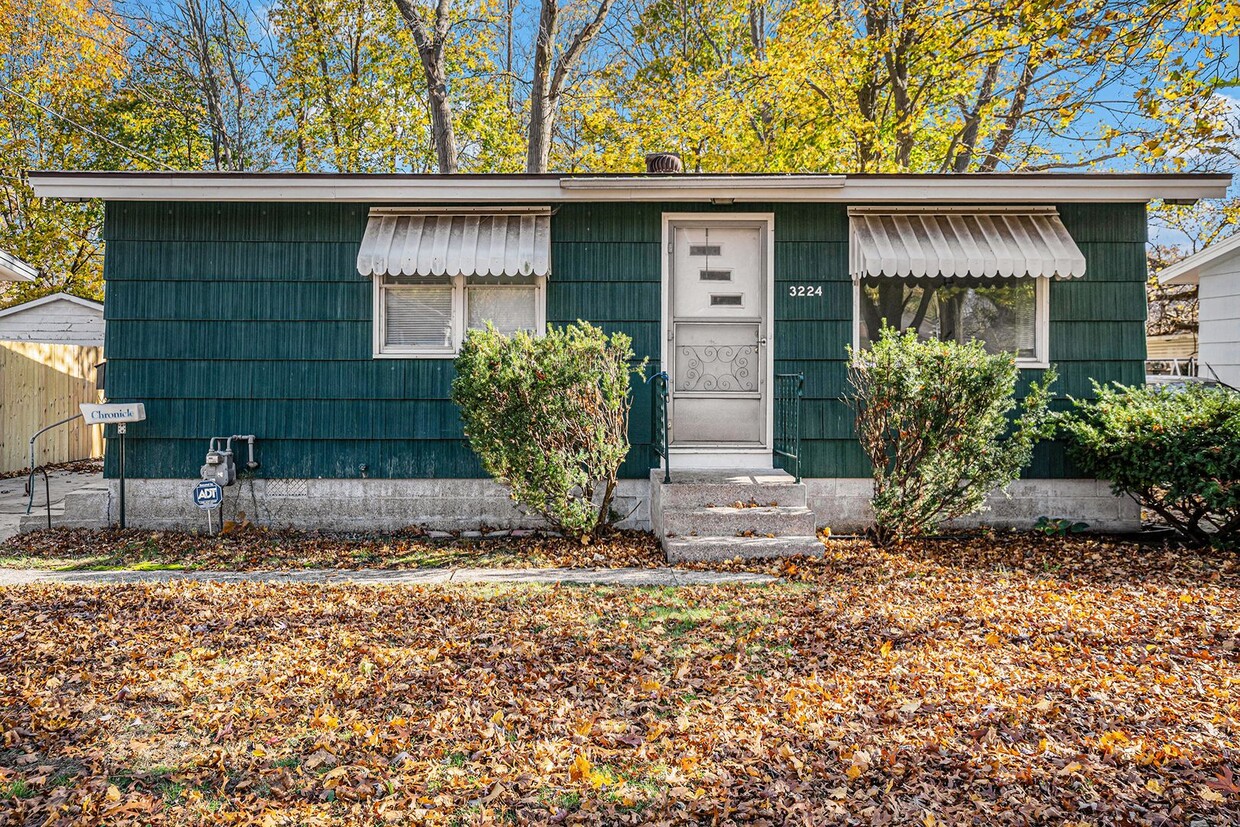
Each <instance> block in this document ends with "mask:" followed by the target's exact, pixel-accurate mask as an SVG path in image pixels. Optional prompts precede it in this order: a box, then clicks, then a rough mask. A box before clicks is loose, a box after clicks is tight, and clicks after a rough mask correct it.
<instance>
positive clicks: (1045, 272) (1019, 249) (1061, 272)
mask: <svg viewBox="0 0 1240 827" xmlns="http://www.w3.org/2000/svg"><path fill="white" fill-rule="evenodd" d="M848 212H849V220H850V224H851V227H852V232H851V242H850V243H851V251H850V253H851V260H852V264H851V267H852V276H853V278H854V279H858V278H861V277H862V276H913V277H915V278H921V277H931V278H933V277H938V276H943V277H953V276H954V277H962V276H975V277H979V276H1001V277H1007V278H1012V277H1022V276H1031V277H1038V276H1044V277H1052V276H1053V277H1057V278H1072V277H1076V276H1082V275H1084V274H1085V256H1084V255H1083V254H1082V253H1081V251H1080V248H1078V247H1077V246H1076V242H1075V241H1073V240H1072V236H1071V235H1069V234H1068V230H1067V228H1066V227H1064V225H1063V222H1062V221H1060V219H1059V213H1058V212H1057V211H1056V210H1055V208H1054V207H1046V208H1038V207H1032V208H1031V207H1020V208H1003V207H996V208H993V209H986V210H978V209H973V210H946V209H942V208H938V209H935V208H923V209H918V208H907V209H893V208H889V207H888V208H877V207H876V208H853V209H850V210H849V211H848Z"/></svg>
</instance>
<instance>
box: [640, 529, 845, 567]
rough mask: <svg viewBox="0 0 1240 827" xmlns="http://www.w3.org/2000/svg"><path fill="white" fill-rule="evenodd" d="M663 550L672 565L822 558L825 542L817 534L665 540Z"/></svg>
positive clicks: (668, 538)
mask: <svg viewBox="0 0 1240 827" xmlns="http://www.w3.org/2000/svg"><path fill="white" fill-rule="evenodd" d="M663 550H664V551H665V552H666V553H667V562H669V563H695V562H720V561H723V560H731V559H733V558H735V557H742V558H755V557H794V556H798V555H808V556H814V557H821V556H822V554H823V545H822V541H820V540H819V539H818V537H817V536H815V535H812V534H811V535H793V536H784V537H736V536H731V537H728V536H701V537H665V538H664V540H663Z"/></svg>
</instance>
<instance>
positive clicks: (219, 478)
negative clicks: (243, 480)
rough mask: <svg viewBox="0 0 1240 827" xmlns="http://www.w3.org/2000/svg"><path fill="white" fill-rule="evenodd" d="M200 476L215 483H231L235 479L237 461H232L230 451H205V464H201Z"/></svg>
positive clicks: (221, 484)
mask: <svg viewBox="0 0 1240 827" xmlns="http://www.w3.org/2000/svg"><path fill="white" fill-rule="evenodd" d="M202 478H203V479H204V480H211V481H213V482H215V483H216V484H217V485H220V486H225V485H232V484H233V483H234V482H236V481H237V463H236V462H234V461H233V452H232V451H216V450H211V451H208V452H207V464H206V465H204V466H202Z"/></svg>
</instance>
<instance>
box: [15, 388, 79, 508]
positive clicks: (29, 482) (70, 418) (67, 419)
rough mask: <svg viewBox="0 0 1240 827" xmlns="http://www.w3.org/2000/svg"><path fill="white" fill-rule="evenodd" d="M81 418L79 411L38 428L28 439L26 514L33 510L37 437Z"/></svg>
mask: <svg viewBox="0 0 1240 827" xmlns="http://www.w3.org/2000/svg"><path fill="white" fill-rule="evenodd" d="M81 418H82V413H81V411H79V412H78V413H75V414H74V415H73V416H67V417H65V418H64V419H62V420H60V421H59V422H53V423H52V424H51V425H47V426H45V427H43V428H40V429H39V430H37V431H35V432H34V436H32V437H30V476H29V477H27V478H26V490H28V491H29V492H30V499H29V501H27V503H26V513H27V514H29V513H30V512H31V511H32V510H34V472H35V467H34V441H35V440H36V439H38V438H39V437H41V436H43V434H45V433H47V432H48V431H50V430H52V429H53V428H59V427H60V426H61V425H64V424H65V423H67V422H72V421H73V420H75V419H81Z"/></svg>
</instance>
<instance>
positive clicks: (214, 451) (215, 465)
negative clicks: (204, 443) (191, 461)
mask: <svg viewBox="0 0 1240 827" xmlns="http://www.w3.org/2000/svg"><path fill="white" fill-rule="evenodd" d="M234 439H238V440H240V439H244V440H245V443H246V452H247V453H246V457H247V459H246V463H245V467H246V470H248V471H253V470H254V469H256V468H258V460H256V459H254V439H255V437H254V435H253V434H249V435H246V436H240V435H234V436H213V437H211V445H210V446H209V447H208V448H207V464H206V465H204V466H202V478H203V479H204V480H211V481H212V482H214V483H216V484H217V485H219V486H221V487H222V486H225V485H232V484H233V483H234V482H236V481H237V462H236V460H235V459H233V450H232V444H233V440H234Z"/></svg>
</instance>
